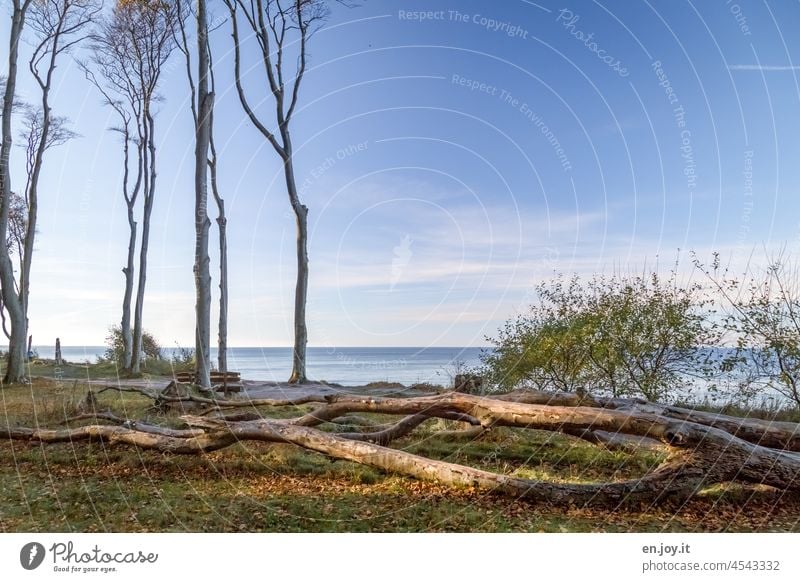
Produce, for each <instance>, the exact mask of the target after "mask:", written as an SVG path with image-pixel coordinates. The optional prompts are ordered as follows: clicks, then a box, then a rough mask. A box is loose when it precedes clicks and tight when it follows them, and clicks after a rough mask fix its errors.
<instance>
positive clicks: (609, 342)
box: [483, 274, 719, 401]
mask: <svg viewBox="0 0 800 582" xmlns="http://www.w3.org/2000/svg"><path fill="white" fill-rule="evenodd" d="M536 291H537V295H538V302H537V303H536V304H534V305H533V306H531V308H530V310H529V312H528V313H525V314H522V315H520V316H519V317H517V318H516V319H515V320H513V321H510V322H508V323H507V324H506V325H505V327H504V328H503V329H502V330H501V331H500V334H499V336H498V337H497V338H495V339H492V338H490V340H491V341H493V343H494V344H495V349H494V350H493V351H492V352H488V353H486V354H484V356H483V362H484V365H485V368H486V369H485V373H486V374H487V375H488V377H489V378H490V381H491V382H492V383H493V384H494V385H496V386H497V387H498V388H500V389H512V388H515V387H518V386H526V385H527V386H531V387H533V388H536V389H540V390H563V391H567V392H578V393H582V392H584V391H588V392H592V393H607V394H611V395H612V396H643V397H644V398H647V399H648V400H655V401H657V400H662V399H664V398H665V397H667V396H671V395H673V394H674V393H675V391H676V390H677V389H678V388H679V387H681V386H684V385H690V384H691V383H692V382H693V379H694V378H695V377H697V376H701V375H708V374H710V373H712V371H713V367H712V362H711V360H710V358H711V356H710V355H709V354H710V352H709V350H703V347H704V346H708V345H710V344H714V343H715V342H716V340H717V339H718V335H719V333H718V331H717V329H716V327H715V326H714V325H713V324H711V323H710V322H709V319H708V317H709V315H710V313H711V312H710V310H709V308H708V307H709V301H708V300H705V299H703V298H702V297H701V295H700V287H699V285H689V286H685V287H682V286H679V285H678V284H677V283H676V280H675V275H674V274H673V275H671V276H670V278H669V279H667V280H662V279H661V278H660V277H659V276H658V275H657V274H651V275H649V276H648V277H624V276H612V277H601V276H598V277H594V278H592V279H591V280H589V281H588V282H586V283H584V282H582V281H581V279H580V278H578V277H573V278H572V279H570V280H564V278H563V277H562V278H558V279H556V280H555V281H552V282H543V283H540V284H539V285H538V286H537V288H536Z"/></svg>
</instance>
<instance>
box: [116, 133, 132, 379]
mask: <svg viewBox="0 0 800 582" xmlns="http://www.w3.org/2000/svg"><path fill="white" fill-rule="evenodd" d="M125 149H126V154H125V155H126V158H127V144H126V147H125ZM125 171H126V172H127V164H126V168H125ZM126 202H127V200H126ZM127 205H128V259H127V261H126V263H125V267H123V269H122V273H123V274H124V275H125V291H124V292H123V295H122V321H121V322H120V333H121V334H122V368H123V369H124V370H125V371H128V372H130V371H132V370H133V330H132V328H131V301H132V300H133V281H134V275H135V271H134V269H135V267H134V260H135V257H136V220H135V219H134V216H133V211H134V208H133V204H132V203H128V204H127Z"/></svg>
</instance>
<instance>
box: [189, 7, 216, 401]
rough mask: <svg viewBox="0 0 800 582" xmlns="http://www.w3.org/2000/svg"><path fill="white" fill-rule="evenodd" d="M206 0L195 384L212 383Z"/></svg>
mask: <svg viewBox="0 0 800 582" xmlns="http://www.w3.org/2000/svg"><path fill="white" fill-rule="evenodd" d="M206 18H207V16H206V2H205V0H198V2H197V58H198V77H197V102H198V111H197V126H196V128H195V131H196V135H195V150H194V152H195V171H194V193H195V207H194V210H195V248H194V279H195V292H196V304H195V308H196V326H195V383H196V384H197V385H198V386H202V387H210V386H211V347H210V344H211V272H210V262H211V259H210V258H209V256H208V239H209V228H210V227H211V221H210V220H209V218H208V150H209V143H210V141H211V112H212V110H213V107H214V95H213V93H211V92H210V91H209V90H208V68H209V64H208V23H207V22H206Z"/></svg>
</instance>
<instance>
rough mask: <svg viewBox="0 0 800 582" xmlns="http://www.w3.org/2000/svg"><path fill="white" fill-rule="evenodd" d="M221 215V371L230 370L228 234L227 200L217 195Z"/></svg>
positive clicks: (218, 337) (219, 219)
mask: <svg viewBox="0 0 800 582" xmlns="http://www.w3.org/2000/svg"><path fill="white" fill-rule="evenodd" d="M216 200H217V208H218V209H219V216H218V217H217V225H218V227H219V333H218V336H217V364H218V366H219V371H220V372H227V371H228V234H227V224H228V221H227V219H226V218H225V201H224V200H222V199H221V198H219V197H217V198H216Z"/></svg>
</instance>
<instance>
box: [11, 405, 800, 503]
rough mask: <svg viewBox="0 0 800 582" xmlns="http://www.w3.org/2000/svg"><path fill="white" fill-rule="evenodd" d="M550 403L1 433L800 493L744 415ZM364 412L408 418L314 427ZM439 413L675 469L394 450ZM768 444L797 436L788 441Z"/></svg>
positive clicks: (793, 467) (565, 496)
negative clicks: (261, 448) (612, 468)
mask: <svg viewBox="0 0 800 582" xmlns="http://www.w3.org/2000/svg"><path fill="white" fill-rule="evenodd" d="M542 398H544V396H543V395H541V394H533V393H528V394H523V393H517V394H512V395H506V396H504V397H503V398H502V399H500V398H487V397H479V396H473V395H469V394H460V393H450V394H444V395H437V396H428V397H418V398H365V397H352V396H337V397H332V398H327V399H326V400H327V403H326V404H324V405H323V406H321V407H320V408H318V409H317V410H314V411H313V412H311V413H309V414H305V415H303V416H301V417H298V418H294V419H282V420H273V419H265V418H253V417H252V416H251V415H237V416H234V417H231V418H227V419H220V418H209V417H207V416H184V417H182V418H183V420H184V421H185V422H186V424H187V425H188V426H189V427H190V428H189V429H186V430H182V429H167V428H163V427H156V426H153V425H137V424H136V423H131V422H129V421H126V423H125V425H124V426H109V425H92V426H84V427H78V428H72V429H59V430H49V429H28V428H0V437H4V438H9V439H15V440H29V441H37V442H44V443H50V442H76V441H80V440H100V441H103V442H107V443H109V444H128V445H132V446H135V447H138V448H142V449H155V450H159V451H166V452H172V453H179V454H198V453H202V452H205V451H211V450H218V449H221V448H224V447H227V446H230V445H232V444H234V443H236V442H239V441H245V440H253V441H265V442H281V443H291V444H294V445H297V446H300V447H303V448H305V449H308V450H312V451H316V452H319V453H322V454H325V455H328V456H330V457H333V458H335V459H344V460H348V461H353V462H357V463H361V464H364V465H369V466H371V467H375V468H377V469H381V470H383V471H387V472H392V473H397V474H402V475H407V476H411V477H415V478H419V479H425V480H434V481H438V482H442V483H446V484H450V485H454V486H459V487H477V488H481V489H485V490H489V491H494V492H499V493H503V494H507V495H513V496H518V497H523V498H527V499H533V500H538V501H548V502H551V503H559V504H583V505H586V504H591V505H601V506H616V505H618V504H620V503H624V502H627V501H630V502H648V503H652V502H656V501H659V500H662V499H665V498H666V497H677V498H679V499H685V498H689V497H691V496H692V495H694V494H696V493H697V492H698V491H700V490H701V489H702V488H703V487H706V486H709V485H712V484H715V483H722V482H727V481H740V482H745V483H757V484H765V485H769V486H772V487H776V488H779V489H782V490H784V491H788V492H793V493H797V492H800V455H798V454H797V453H795V452H792V451H787V450H782V448H781V447H770V446H764V445H763V444H758V443H757V442H751V440H748V439H744V438H741V437H740V436H737V435H736V434H732V432H728V431H726V430H725V428H726V427H727V428H731V431H736V430H741V429H740V427H741V426H745V424H746V426H747V427H748V432H746V433H745V434H746V436H748V437H750V438H752V439H755V426H756V423H754V422H750V423H749V424H747V423H745V424H742V423H737V421H738V420H739V419H734V418H732V417H724V418H722V417H721V416H720V415H714V418H713V419H712V418H709V417H706V416H703V415H701V416H697V417H692V416H689V418H692V419H695V418H696V419H697V420H698V421H703V422H696V421H695V420H687V418H686V416H687V413H686V410H685V409H670V408H669V407H660V406H657V405H652V404H649V403H644V402H640V401H631V400H621V399H620V400H619V401H612V400H606V401H602V400H600V399H593V400H586V399H581V400H577V399H559V400H558V402H559V405H552V404H546V403H544V404H543V403H531V401H537V402H541V399H542ZM550 401H552V399H550V400H548V402H550ZM587 403H588V404H589V405H586V404H587ZM279 404H284V402H283V401H281V402H280V403H279ZM689 412H692V411H689ZM355 413H382V414H390V415H403V416H404V417H405V418H403V419H402V420H400V421H399V422H398V423H396V424H394V425H392V426H389V427H387V428H384V429H383V430H379V431H372V432H360V433H344V434H339V435H337V434H332V433H330V432H325V431H321V430H318V429H316V428H313V427H315V426H317V425H319V424H321V423H323V422H330V421H332V420H335V419H337V418H341V417H347V416H348V415H349V416H352V415H353V414H355ZM703 414H706V413H703ZM672 415H675V416H679V418H674V417H673V416H672ZM96 418H97V419H98V420H100V419H101V418H102V417H96ZM431 418H443V419H450V420H454V419H455V420H460V421H462V422H466V423H467V424H470V425H472V426H476V427H477V428H478V429H480V431H485V430H490V429H491V428H492V427H496V426H505V427H513V428H516V429H537V430H546V431H555V432H561V433H566V434H572V435H578V436H581V438H586V435H591V434H593V435H596V436H598V439H599V440H598V442H600V441H602V440H613V439H614V438H621V437H622V436H624V437H625V438H624V439H623V440H630V439H631V438H632V439H634V440H635V439H647V441H648V442H650V441H657V442H659V443H661V445H662V446H663V447H665V448H666V449H667V451H668V453H669V454H668V456H667V459H666V461H665V462H663V463H662V464H661V465H659V466H658V467H656V468H654V469H653V470H652V471H650V472H649V473H647V474H646V475H644V476H643V477H641V478H639V479H632V480H627V481H619V482H610V483H596V484H569V483H567V484H564V483H550V482H543V481H534V480H529V479H523V478H519V477H515V476H512V475H502V474H497V473H492V472H489V471H484V470H481V469H476V468H473V467H467V466H463V465H458V464H454V463H447V462H444V461H439V460H434V459H428V458H425V457H422V456H419V455H414V454H411V453H408V452H406V451H402V450H395V449H392V448H389V447H388V446H385V445H388V444H389V443H390V442H392V440H394V439H397V438H400V437H402V436H406V435H408V434H410V433H411V432H412V431H413V430H414V429H416V428H417V427H419V426H420V425H421V424H422V423H424V422H425V421H427V420H428V419H431ZM116 420H118V419H116ZM750 420H752V419H750ZM731 423H733V424H731ZM769 428H770V427H769V426H768V425H767V426H765V427H764V430H765V432H768V433H769ZM779 428H780V430H781V431H783V432H782V433H781V434H782V435H784V436H786V435H794V434H795V433H796V432H797V431H796V429H797V427H796V426H795V425H792V426H783V425H781V426H780V427H779ZM476 432H477V431H476ZM769 434H772V433H769ZM589 440H591V438H590V439H589ZM767 442H776V443H777V442H780V443H781V444H785V443H787V442H792V441H791V439H789V440H788V441H787V440H786V439H785V438H784V439H783V440H780V441H778V440H769V439H768V440H767Z"/></svg>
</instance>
